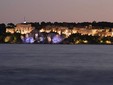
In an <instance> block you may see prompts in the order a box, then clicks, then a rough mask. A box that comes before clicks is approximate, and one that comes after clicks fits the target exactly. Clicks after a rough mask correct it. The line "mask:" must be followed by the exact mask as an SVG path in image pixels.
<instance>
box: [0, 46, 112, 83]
mask: <svg viewBox="0 0 113 85" xmlns="http://www.w3.org/2000/svg"><path fill="white" fill-rule="evenodd" d="M112 51H113V46H112V45H38V44H32V45H29V44H1V45H0V85H113V52H112Z"/></svg>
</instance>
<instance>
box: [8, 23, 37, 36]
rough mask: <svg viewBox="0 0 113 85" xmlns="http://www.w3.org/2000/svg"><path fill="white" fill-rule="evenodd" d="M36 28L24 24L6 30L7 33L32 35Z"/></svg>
mask: <svg viewBox="0 0 113 85" xmlns="http://www.w3.org/2000/svg"><path fill="white" fill-rule="evenodd" d="M34 29H35V28H34V27H33V26H32V25H31V24H27V23H22V24H17V25H16V27H15V28H6V33H11V34H13V33H20V34H28V33H31V32H32V31H33V30H34Z"/></svg>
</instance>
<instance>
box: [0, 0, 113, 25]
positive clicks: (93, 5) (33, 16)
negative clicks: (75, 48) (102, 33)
mask: <svg viewBox="0 0 113 85" xmlns="http://www.w3.org/2000/svg"><path fill="white" fill-rule="evenodd" d="M112 8H113V0H0V23H8V22H12V23H20V22H23V20H24V17H26V20H27V21H28V22H41V21H45V22H48V21H50V22H56V21H57V22H84V21H91V22H92V21H110V22H113V11H112Z"/></svg>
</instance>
